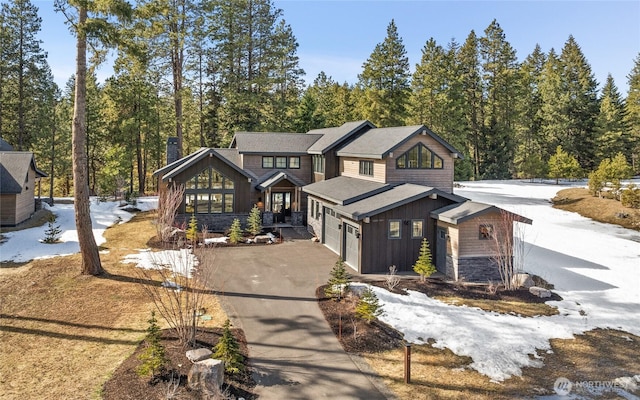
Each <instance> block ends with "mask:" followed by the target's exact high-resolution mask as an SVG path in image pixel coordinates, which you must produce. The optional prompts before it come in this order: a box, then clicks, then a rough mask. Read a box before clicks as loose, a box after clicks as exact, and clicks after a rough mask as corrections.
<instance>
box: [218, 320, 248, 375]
mask: <svg viewBox="0 0 640 400" xmlns="http://www.w3.org/2000/svg"><path fill="white" fill-rule="evenodd" d="M211 358H215V359H218V360H222V361H224V370H225V371H226V372H228V373H230V374H237V373H240V372H242V371H243V370H244V363H243V362H244V357H243V356H242V353H240V345H239V344H238V341H237V340H236V338H235V337H234V336H233V333H232V332H231V322H230V321H229V320H228V319H227V320H226V321H225V322H224V325H223V327H222V336H221V337H220V339H219V340H218V343H217V344H216V345H215V347H214V348H213V354H212V355H211Z"/></svg>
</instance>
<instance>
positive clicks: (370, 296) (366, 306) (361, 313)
mask: <svg viewBox="0 0 640 400" xmlns="http://www.w3.org/2000/svg"><path fill="white" fill-rule="evenodd" d="M355 311H356V315H357V316H358V317H359V318H362V319H364V320H365V321H367V323H369V324H370V323H371V322H372V321H373V320H374V319H376V318H378V317H379V316H381V315H382V314H384V311H383V310H382V306H381V305H380V300H379V299H378V296H376V293H375V292H374V291H373V289H371V286H367V287H365V288H364V289H363V290H362V293H361V294H360V297H359V298H358V302H357V304H356V310H355Z"/></svg>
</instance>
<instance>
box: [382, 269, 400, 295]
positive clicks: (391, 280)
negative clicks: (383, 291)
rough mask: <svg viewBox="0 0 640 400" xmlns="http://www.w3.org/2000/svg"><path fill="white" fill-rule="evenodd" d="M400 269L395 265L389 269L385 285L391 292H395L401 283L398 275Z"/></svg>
mask: <svg viewBox="0 0 640 400" xmlns="http://www.w3.org/2000/svg"><path fill="white" fill-rule="evenodd" d="M397 272H398V268H397V267H396V266H395V265H392V266H390V267H389V273H388V274H387V275H386V276H385V284H386V285H387V288H388V289H389V290H393V289H395V288H396V286H398V283H400V277H399V276H398V275H396V273H397Z"/></svg>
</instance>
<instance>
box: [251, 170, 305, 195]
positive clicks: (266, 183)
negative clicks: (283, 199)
mask: <svg viewBox="0 0 640 400" xmlns="http://www.w3.org/2000/svg"><path fill="white" fill-rule="evenodd" d="M283 180H288V181H289V182H291V183H293V184H294V185H296V186H299V187H300V186H304V182H301V181H300V180H298V178H296V177H295V176H293V175H291V174H287V173H286V172H284V171H273V172H272V173H270V174H266V175H265V176H263V177H261V178H260V179H259V180H258V184H257V185H256V189H258V190H260V191H264V190H266V189H267V188H269V187H271V186H273V185H276V184H277V183H278V182H281V181H283Z"/></svg>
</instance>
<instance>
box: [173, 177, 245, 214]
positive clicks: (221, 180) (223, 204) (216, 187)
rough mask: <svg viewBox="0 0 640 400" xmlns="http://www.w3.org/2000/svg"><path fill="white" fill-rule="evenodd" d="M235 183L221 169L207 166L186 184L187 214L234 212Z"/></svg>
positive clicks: (185, 203)
mask: <svg viewBox="0 0 640 400" xmlns="http://www.w3.org/2000/svg"><path fill="white" fill-rule="evenodd" d="M234 187H235V185H234V183H233V181H232V180H231V179H229V178H227V177H226V176H224V175H223V174H221V173H220V171H218V170H216V169H215V168H213V167H207V168H205V169H203V170H202V171H200V173H199V174H197V175H196V176H194V177H193V178H191V179H190V180H189V181H187V182H186V184H185V197H184V205H185V208H184V212H185V214H218V213H223V212H224V213H232V212H234V196H235V190H234Z"/></svg>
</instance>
